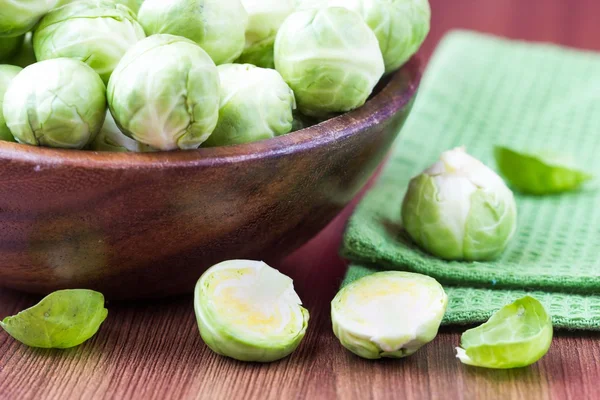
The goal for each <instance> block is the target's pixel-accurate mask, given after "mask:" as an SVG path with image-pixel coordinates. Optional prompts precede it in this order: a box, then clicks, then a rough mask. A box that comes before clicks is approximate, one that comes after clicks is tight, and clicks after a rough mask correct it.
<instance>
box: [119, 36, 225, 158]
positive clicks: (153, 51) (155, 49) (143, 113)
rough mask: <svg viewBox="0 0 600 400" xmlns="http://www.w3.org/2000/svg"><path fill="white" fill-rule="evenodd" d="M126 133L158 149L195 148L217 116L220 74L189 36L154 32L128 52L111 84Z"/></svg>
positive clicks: (208, 132)
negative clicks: (186, 37) (187, 37)
mask: <svg viewBox="0 0 600 400" xmlns="http://www.w3.org/2000/svg"><path fill="white" fill-rule="evenodd" d="M108 103H109V106H110V111H111V113H112V115H113V117H114V118H115V121H116V122H117V124H118V125H119V128H121V130H122V131H123V133H125V134H126V135H127V136H129V137H131V138H133V139H135V140H137V141H138V142H141V143H144V144H147V145H149V146H152V147H153V148H155V149H159V150H176V149H195V148H198V146H200V144H202V143H203V142H204V141H206V139H208V137H209V136H210V134H211V133H212V132H213V130H214V129H215V126H216V125H217V121H218V119H219V73H218V71H217V67H216V66H215V64H214V62H213V61H212V60H211V59H210V57H209V56H208V54H206V52H205V51H204V50H202V48H200V46H198V45H197V44H196V43H194V42H192V41H191V40H188V39H185V38H183V37H180V36H173V35H153V36H149V37H148V38H146V39H144V40H142V41H140V42H139V43H137V44H136V45H135V46H133V48H131V50H129V51H128V52H127V54H125V56H124V57H123V59H122V60H121V62H120V63H119V65H118V66H117V68H116V69H115V72H114V73H113V76H112V77H111V78H110V81H109V83H108Z"/></svg>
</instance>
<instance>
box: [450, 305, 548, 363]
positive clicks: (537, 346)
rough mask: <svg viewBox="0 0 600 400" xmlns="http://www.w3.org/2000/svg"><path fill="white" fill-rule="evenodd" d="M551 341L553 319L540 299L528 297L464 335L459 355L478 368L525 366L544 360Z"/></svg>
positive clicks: (502, 310) (505, 308)
mask: <svg viewBox="0 0 600 400" xmlns="http://www.w3.org/2000/svg"><path fill="white" fill-rule="evenodd" d="M551 342H552V319H551V317H550V316H549V315H548V313H547V312H546V310H545V309H544V306H543V305H542V304H541V303H540V302H539V301H538V300H536V299H534V298H533V297H530V296H525V297H523V298H521V299H519V300H517V301H515V302H514V303H512V304H509V305H507V306H504V307H503V308H501V309H500V310H499V311H497V312H496V313H495V314H494V315H492V317H491V318H490V319H489V320H488V321H487V322H486V323H484V324H482V325H480V326H478V327H477V328H473V329H469V330H468V331H466V332H465V333H463V334H462V336H461V338H460V346H461V347H457V348H456V351H457V355H456V356H457V357H458V358H459V359H460V361H462V363H463V364H467V365H474V366H477V367H485V368H499V369H505V368H518V367H525V366H527V365H531V364H533V363H535V362H536V361H538V360H539V359H540V358H542V357H543V356H544V355H545V354H546V353H547V352H548V349H549V348H550V343H551Z"/></svg>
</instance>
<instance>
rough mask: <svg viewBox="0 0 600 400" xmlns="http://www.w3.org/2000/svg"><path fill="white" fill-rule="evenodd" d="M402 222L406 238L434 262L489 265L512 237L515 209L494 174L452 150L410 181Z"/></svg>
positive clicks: (472, 159)
mask: <svg viewBox="0 0 600 400" xmlns="http://www.w3.org/2000/svg"><path fill="white" fill-rule="evenodd" d="M402 220H403V224H404V228H405V229H406V231H407V232H408V234H409V235H410V237H411V238H412V239H413V240H414V241H415V242H416V243H417V244H418V245H419V246H420V247H421V248H423V249H424V250H426V251H428V252H430V253H431V254H433V255H435V256H437V257H440V258H443V259H447V260H469V261H475V260H489V259H494V258H496V257H498V256H499V255H500V254H502V252H503V251H504V249H505V248H506V246H507V244H508V242H509V241H510V239H511V238H512V237H513V235H514V233H515V231H516V227H517V207H516V204H515V199H514V196H513V193H512V192H511V191H510V189H509V188H508V187H506V184H505V183H504V181H502V179H501V178H500V177H499V176H498V175H497V174H496V173H495V172H494V171H492V170H491V169H489V168H488V167H486V166H485V165H484V164H483V163H481V162H480V161H479V160H477V159H475V158H473V157H471V156H470V155H468V154H467V153H466V151H465V149H464V148H457V149H454V150H450V151H446V152H444V153H442V155H441V157H440V161H438V162H437V163H435V164H434V165H432V166H431V167H430V168H428V169H426V170H425V171H424V172H423V173H422V174H421V175H419V176H417V177H415V178H413V179H412V180H411V181H410V185H409V187H408V191H407V192H406V196H405V198H404V202H403V204H402Z"/></svg>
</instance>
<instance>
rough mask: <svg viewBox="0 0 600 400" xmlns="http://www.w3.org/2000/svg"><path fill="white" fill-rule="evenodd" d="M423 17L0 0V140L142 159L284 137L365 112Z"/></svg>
mask: <svg viewBox="0 0 600 400" xmlns="http://www.w3.org/2000/svg"><path fill="white" fill-rule="evenodd" d="M429 20H430V8H429V4H428V1H427V0H146V1H143V0H75V1H73V0H27V1H15V0H0V64H2V65H0V139H2V140H8V141H17V142H19V143H24V144H29V145H35V146H48V147H56V148H69V149H90V150H96V151H134V152H146V151H161V150H162V151H169V150H178V149H184V150H185V149H196V148H198V147H200V146H203V147H210V146H226V145H233V144H241V143H249V142H254V141H258V140H263V139H269V138H272V137H275V136H280V135H285V134H287V133H290V132H292V131H293V130H298V129H301V128H303V127H305V126H307V125H310V124H314V123H316V122H318V121H321V120H324V119H327V118H330V117H331V116H334V115H336V114H338V113H344V112H347V111H350V110H353V109H356V108H358V107H360V106H362V105H363V104H364V103H365V101H366V100H367V98H368V97H369V96H370V95H371V93H372V91H373V88H374V87H375V85H376V84H377V83H378V81H379V80H380V79H381V77H382V76H383V75H384V74H386V73H391V72H393V71H394V70H396V69H398V68H399V67H400V66H402V65H403V64H404V63H405V62H406V61H407V60H408V59H409V58H410V57H411V56H412V55H413V54H414V53H415V52H416V51H417V50H418V48H419V46H420V45H421V44H422V42H423V40H424V39H425V37H426V36H427V33H428V31H429ZM22 67H24V69H22ZM107 110H108V112H107Z"/></svg>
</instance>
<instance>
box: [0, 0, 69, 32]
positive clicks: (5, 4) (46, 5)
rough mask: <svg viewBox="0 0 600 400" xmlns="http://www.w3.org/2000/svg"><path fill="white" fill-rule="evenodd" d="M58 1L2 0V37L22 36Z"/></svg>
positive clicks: (0, 19) (0, 1) (0, 17)
mask: <svg viewBox="0 0 600 400" xmlns="http://www.w3.org/2000/svg"><path fill="white" fill-rule="evenodd" d="M57 1H58V0H0V37H3V36H4V37H7V36H20V35H24V34H25V33H26V32H28V31H30V30H31V28H33V26H34V25H35V24H37V22H38V21H39V20H40V18H42V17H43V16H44V15H45V14H46V13H47V12H48V11H50V10H52V8H53V7H54V6H56V3H57Z"/></svg>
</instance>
